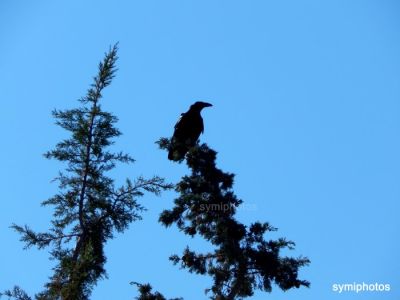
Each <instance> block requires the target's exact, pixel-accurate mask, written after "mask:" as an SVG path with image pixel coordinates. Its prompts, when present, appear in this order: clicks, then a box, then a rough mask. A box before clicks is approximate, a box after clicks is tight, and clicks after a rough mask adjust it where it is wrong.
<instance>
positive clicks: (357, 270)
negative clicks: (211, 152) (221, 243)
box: [0, 0, 400, 300]
mask: <svg viewBox="0 0 400 300" xmlns="http://www.w3.org/2000/svg"><path fill="white" fill-rule="evenodd" d="M117 41H119V42H120V51H119V56H120V59H119V61H118V67H119V71H118V73H117V77H116V78H115V80H114V82H113V84H112V85H111V86H110V87H109V88H108V89H107V91H106V93H105V98H104V101H103V107H104V109H106V110H108V111H111V112H113V113H114V114H115V115H117V116H118V117H119V119H120V122H119V123H118V125H119V128H120V129H121V130H122V132H123V133H124V135H123V136H122V137H121V138H120V139H119V140H117V144H116V148H117V149H120V150H124V151H126V152H128V153H130V154H131V155H132V156H133V157H134V158H135V159H136V160H137V163H135V164H134V165H132V166H122V167H119V168H118V169H117V170H116V171H115V172H114V173H113V176H114V177H115V178H116V179H117V181H122V180H123V179H124V178H125V177H131V178H134V177H135V176H138V175H146V176H151V175H152V174H158V175H161V176H164V177H166V178H168V179H169V180H170V181H173V182H176V181H177V180H179V178H180V177H181V176H182V175H183V174H186V173H187V171H188V170H187V169H186V167H185V166H184V165H177V164H174V163H171V162H170V161H168V160H167V159H166V153H165V152H163V151H160V150H158V149H157V147H156V145H155V144H154V141H156V140H157V139H158V138H159V137H162V136H170V135H171V133H172V128H173V125H174V124H175V121H176V119H177V117H178V116H179V114H180V113H181V112H184V111H186V109H187V108H188V106H189V105H190V104H191V103H192V102H194V101H196V100H200V99H201V100H206V101H209V102H211V103H213V104H214V107H213V108H211V109H206V110H204V112H203V116H204V119H205V126H206V129H205V134H204V135H203V136H202V137H201V140H202V141H203V142H207V143H208V144H209V145H210V146H211V147H212V148H214V149H216V150H217V151H218V152H219V157H218V164H219V166H220V167H221V168H222V169H223V170H225V171H230V172H233V173H236V174H237V176H236V183H235V192H236V193H237V194H238V196H239V197H240V198H242V199H243V200H244V201H245V203H246V204H247V205H249V206H250V207H249V206H247V208H248V209H243V210H241V211H240V212H239V214H238V218H239V219H240V220H241V221H242V222H244V223H245V224H249V223H251V222H253V221H256V220H261V221H269V222H271V224H272V225H274V226H276V227H278V228H279V231H278V233H277V234H274V235H273V236H272V237H274V238H275V237H279V236H284V237H287V238H288V239H291V240H293V241H295V242H296V244H297V245H296V250H295V251H292V253H290V254H291V255H294V256H298V255H305V256H308V257H309V258H310V259H311V261H312V263H311V265H310V266H309V267H307V268H304V269H302V271H301V274H300V275H301V278H302V279H307V280H310V281H311V283H312V285H311V288H310V289H305V288H303V289H300V290H292V291H289V292H286V293H283V292H281V291H279V290H278V288H275V289H274V291H273V293H272V294H270V295H269V294H266V293H256V295H255V296H254V297H253V298H252V299H274V300H279V299H296V300H297V299H308V300H310V299H324V300H330V299H341V300H343V299H368V300H369V299H390V300H392V299H399V297H400V282H399V275H400V274H399V269H400V261H399V257H398V254H399V253H400V242H399V233H400V218H399V217H398V215H399V210H400V204H399V201H400V184H399V183H400V136H399V134H400V118H399V114H400V4H399V2H398V1H394V0H393V1H389V0H387V1H380V0H375V1H368V0H354V1H347V0H346V1H345V0H339V1H333V0H332V1H319V0H315V1H294V0H293V1H267V0H265V1H222V0H221V1H211V0H210V1H175V0H171V1H114V2H112V1H98V0H97V1H77V0H74V1H71V0H70V1H18V0H16V1H14V0H2V1H1V2H0V55H1V59H0V99H1V118H0V131H1V140H2V147H1V149H0V165H1V172H0V189H1V199H0V204H1V209H0V241H1V244H2V246H1V248H0V249H1V250H0V251H1V252H0V253H1V255H0V289H1V290H2V289H5V288H9V287H12V286H13V285H14V284H19V285H21V286H22V287H23V288H25V289H26V290H27V291H28V292H29V293H32V294H33V293H34V292H38V291H40V290H41V288H42V285H43V284H44V283H45V282H46V281H47V277H48V276H49V275H50V274H51V266H52V262H49V261H48V253H47V251H37V250H34V249H32V250H28V251H23V250H22V246H23V244H22V243H20V242H19V241H18V236H17V235H16V234H15V233H14V232H12V231H11V230H10V229H9V228H8V226H9V225H10V224H11V223H12V222H16V223H18V224H25V223H27V224H29V225H31V226H32V227H33V228H34V229H36V230H46V228H47V227H48V225H49V220H50V219H51V209H50V208H42V207H40V202H41V201H43V200H45V199H47V198H49V197H51V196H52V195H53V194H55V193H56V191H57V186H56V184H54V183H51V182H50V181H51V179H52V178H53V177H54V176H56V175H57V172H58V170H60V169H62V167H63V166H62V165H61V164H59V163H58V162H56V161H47V160H46V159H44V158H43V156H42V153H44V152H46V151H47V150H49V149H51V148H52V147H53V146H54V145H55V144H56V143H57V142H58V141H60V140H61V139H62V138H64V137H65V136H66V135H65V134H66V133H65V132H63V131H62V129H60V128H58V127H56V126H55V125H54V120H53V119H52V117H51V114H50V113H51V110H53V109H54V108H58V109H63V108H71V107H75V106H76V105H78V103H77V101H76V100H77V99H78V98H80V97H81V96H83V95H84V94H85V92H86V89H87V87H88V85H89V84H90V83H91V78H92V76H94V75H95V73H96V70H97V64H98V62H99V60H101V59H102V57H103V53H104V52H105V51H106V50H107V49H108V47H109V45H111V44H113V43H115V42H117ZM175 196H176V195H175V193H173V192H169V193H165V194H164V195H163V196H162V197H160V198H157V197H154V196H152V195H147V196H145V197H144V198H142V199H141V203H142V204H143V205H145V206H146V207H147V208H148V211H147V212H146V213H145V214H144V215H143V217H144V220H143V221H142V222H137V223H134V224H132V226H131V227H130V230H128V231H127V232H125V234H123V235H117V236H116V238H115V239H114V240H112V241H110V242H108V243H107V246H106V251H107V256H108V262H107V265H106V268H107V271H108V275H109V279H108V280H104V281H101V282H99V284H98V286H97V287H96V289H95V291H94V293H93V297H92V299H94V300H102V299H132V298H133V297H134V296H135V295H136V290H135V288H133V287H132V286H130V285H129V284H128V283H129V282H130V281H139V282H150V283H151V284H152V285H153V286H154V288H155V289H157V290H159V291H161V292H163V293H164V294H165V295H166V296H168V297H173V296H183V297H185V299H187V300H188V299H206V297H205V296H204V294H203V290H204V289H205V288H207V287H208V286H209V283H210V281H209V279H208V278H206V277H199V276H196V275H192V274H190V273H188V272H187V271H186V270H179V268H178V267H175V266H173V265H172V264H171V263H170V262H169V261H168V259H167V258H168V256H169V255H170V254H173V253H180V252H181V251H182V249H183V248H184V247H185V246H186V245H187V244H190V245H192V246H193V248H195V249H207V248H208V245H207V244H206V243H204V242H202V241H201V239H194V240H191V239H189V238H187V237H185V236H184V235H183V234H182V233H180V232H178V231H177V230H176V229H175V228H172V229H165V228H163V227H161V226H160V225H159V224H158V223H157V219H158V215H159V213H160V212H161V211H162V210H163V209H166V208H170V207H171V206H172V201H173V199H174V197H175ZM363 281H364V282H368V283H375V282H378V283H389V284H391V287H392V291H391V292H390V293H385V294H382V293H381V294H379V293H363V294H358V295H356V294H354V293H347V294H340V295H339V294H337V293H334V292H332V284H334V283H353V282H363Z"/></svg>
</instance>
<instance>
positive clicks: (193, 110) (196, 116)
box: [168, 101, 212, 161]
mask: <svg viewBox="0 0 400 300" xmlns="http://www.w3.org/2000/svg"><path fill="white" fill-rule="evenodd" d="M209 106H212V104H210V103H207V102H201V101H197V102H195V103H194V104H192V105H191V106H190V108H189V110H188V111H187V112H185V113H183V114H181V117H180V118H179V120H178V122H177V123H176V124H175V130H174V135H173V136H172V139H171V144H170V147H169V152H168V159H170V160H175V161H178V160H181V159H182V158H184V157H185V154H186V152H188V151H189V149H190V148H191V147H193V146H194V145H195V144H196V142H197V140H198V139H199V136H200V134H201V133H202V132H203V131H204V124H203V118H202V117H201V114H200V112H201V110H202V109H203V108H204V107H209Z"/></svg>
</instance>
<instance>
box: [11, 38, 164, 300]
mask: <svg viewBox="0 0 400 300" xmlns="http://www.w3.org/2000/svg"><path fill="white" fill-rule="evenodd" d="M116 60H117V45H115V46H113V47H112V48H110V50H109V52H108V53H106V54H105V57H104V59H103V61H102V62H101V63H100V64H99V68H98V74H97V76H96V77H94V82H93V84H92V85H91V86H90V88H89V90H88V92H87V95H86V96H85V97H83V98H82V99H80V100H79V101H80V104H81V105H80V107H79V108H76V109H69V110H62V111H61V110H55V111H54V112H53V116H54V117H55V119H56V124H57V125H59V126H61V127H62V128H63V129H65V130H67V131H68V132H69V133H70V137H69V138H67V139H65V140H63V141H62V142H60V143H58V144H57V145H56V147H55V149H54V150H51V151H49V152H47V153H46V154H45V157H46V158H49V159H55V160H58V161H60V162H62V163H65V164H66V170H65V171H64V172H60V173H59V175H58V177H57V178H56V180H57V181H58V183H59V190H60V191H59V193H58V194H56V195H55V196H54V197H52V198H50V199H48V200H46V201H44V202H43V203H42V205H44V206H48V205H50V206H53V207H54V213H53V220H52V221H51V228H50V229H49V231H47V232H43V233H37V232H34V231H33V230H32V229H31V228H30V227H28V226H26V225H25V226H19V225H16V224H14V225H12V228H14V229H15V230H16V231H17V232H18V233H20V234H21V240H22V241H23V242H24V243H25V248H29V247H31V246H36V247H38V248H39V249H42V248H45V247H50V248H51V252H50V253H51V259H52V260H54V261H55V262H56V265H55V267H54V268H53V271H54V272H53V275H52V276H51V277H50V278H49V282H48V283H46V284H45V288H44V290H43V291H42V292H40V293H38V294H36V295H35V296H34V299H38V300H39V299H40V300H56V299H57V300H85V299H89V296H90V294H91V291H92V289H93V287H94V285H95V284H96V283H97V282H98V280H100V279H102V278H103V277H104V276H105V275H106V270H105V269H104V264H105V262H106V255H105V253H104V244H105V242H106V241H107V240H109V239H112V238H113V237H114V234H115V232H123V231H124V230H125V229H127V228H128V226H129V224H130V223H131V222H133V221H136V220H139V219H140V218H141V212H142V211H143V210H144V207H143V206H142V205H141V204H139V203H138V202H137V198H138V197H141V196H143V194H144V193H145V192H151V193H154V194H159V193H160V192H161V191H162V190H164V189H169V188H171V185H170V184H166V183H165V181H164V179H162V178H160V177H158V176H154V177H153V178H149V179H145V178H143V177H139V178H137V179H136V180H134V181H131V180H129V179H127V180H126V183H125V184H124V185H122V186H120V187H116V186H115V184H114V180H113V179H112V178H110V177H109V176H107V172H108V171H110V170H112V169H114V168H115V167H116V164H117V163H132V162H133V161H134V160H133V159H132V158H131V157H130V156H129V155H128V154H124V153H122V152H117V153H115V152H112V151H110V149H109V146H111V145H112V144H114V140H115V138H117V137H118V136H120V135H121V132H120V131H119V130H118V129H117V128H116V127H115V123H116V122H117V118H116V117H115V116H114V115H112V114H111V113H108V112H106V111H103V110H102V107H101V104H100V100H101V99H102V92H103V89H104V88H106V87H107V86H108V85H110V83H111V81H112V79H113V78H114V75H115V71H116V67H115V63H116ZM4 295H5V296H8V297H10V298H15V299H19V300H30V299H32V298H31V297H29V296H28V295H27V294H26V293H25V292H24V291H23V290H22V289H20V288H19V287H18V286H16V287H14V289H12V290H8V291H6V292H5V293H4Z"/></svg>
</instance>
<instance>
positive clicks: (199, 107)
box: [190, 101, 212, 111]
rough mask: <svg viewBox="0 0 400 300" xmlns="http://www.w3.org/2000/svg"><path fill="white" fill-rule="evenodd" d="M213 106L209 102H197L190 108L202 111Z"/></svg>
mask: <svg viewBox="0 0 400 300" xmlns="http://www.w3.org/2000/svg"><path fill="white" fill-rule="evenodd" d="M210 106H212V104H211V103H207V102H202V101H197V102H195V103H194V104H192V106H190V108H191V109H195V110H199V111H200V110H202V109H203V108H204V107H210Z"/></svg>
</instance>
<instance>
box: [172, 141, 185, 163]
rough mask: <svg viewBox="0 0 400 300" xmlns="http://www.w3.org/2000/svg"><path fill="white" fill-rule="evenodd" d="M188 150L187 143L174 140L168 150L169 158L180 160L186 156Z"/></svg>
mask: <svg viewBox="0 0 400 300" xmlns="http://www.w3.org/2000/svg"><path fill="white" fill-rule="evenodd" d="M187 151H188V147H187V146H186V145H185V144H182V143H176V142H172V143H171V145H170V147H169V151H168V159H169V160H173V161H180V160H182V159H184V158H185V154H186V152H187Z"/></svg>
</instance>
